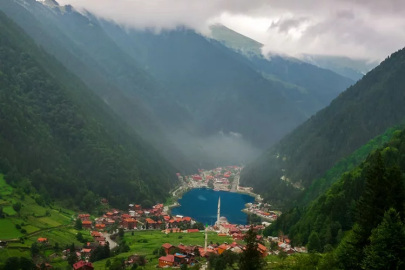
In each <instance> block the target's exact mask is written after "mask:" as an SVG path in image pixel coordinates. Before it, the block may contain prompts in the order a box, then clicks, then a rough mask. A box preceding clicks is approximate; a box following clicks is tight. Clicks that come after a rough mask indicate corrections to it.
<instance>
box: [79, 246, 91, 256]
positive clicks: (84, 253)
mask: <svg viewBox="0 0 405 270" xmlns="http://www.w3.org/2000/svg"><path fill="white" fill-rule="evenodd" d="M81 253H82V256H84V257H87V258H89V257H90V253H91V249H90V248H84V249H82V252H81Z"/></svg>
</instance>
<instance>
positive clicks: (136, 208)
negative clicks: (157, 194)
mask: <svg viewBox="0 0 405 270" xmlns="http://www.w3.org/2000/svg"><path fill="white" fill-rule="evenodd" d="M134 210H135V211H137V210H138V211H141V210H142V206H141V205H140V204H135V205H134Z"/></svg>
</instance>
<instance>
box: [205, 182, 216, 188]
mask: <svg viewBox="0 0 405 270" xmlns="http://www.w3.org/2000/svg"><path fill="white" fill-rule="evenodd" d="M207 186H208V187H209V188H211V189H214V188H215V186H214V181H213V180H209V181H208V183H207Z"/></svg>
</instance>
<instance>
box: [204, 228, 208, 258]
mask: <svg viewBox="0 0 405 270" xmlns="http://www.w3.org/2000/svg"><path fill="white" fill-rule="evenodd" d="M207 232H208V225H205V246H204V252H205V253H207V242H208V233H207Z"/></svg>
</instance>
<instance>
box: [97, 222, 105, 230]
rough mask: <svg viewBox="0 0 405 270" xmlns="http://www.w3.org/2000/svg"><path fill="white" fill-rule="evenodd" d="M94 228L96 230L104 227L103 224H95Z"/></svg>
mask: <svg viewBox="0 0 405 270" xmlns="http://www.w3.org/2000/svg"><path fill="white" fill-rule="evenodd" d="M96 229H97V230H104V229H105V224H102V223H101V224H96Z"/></svg>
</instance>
